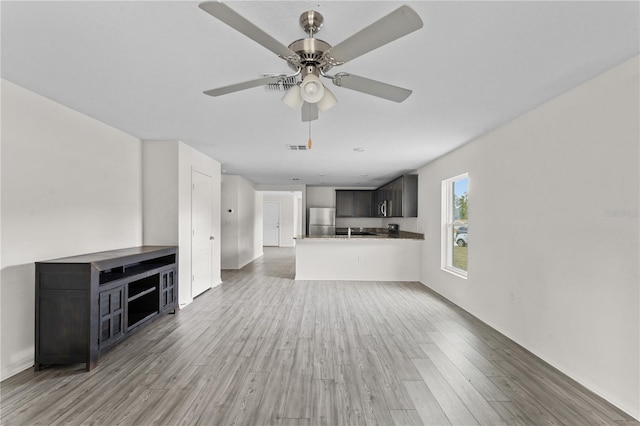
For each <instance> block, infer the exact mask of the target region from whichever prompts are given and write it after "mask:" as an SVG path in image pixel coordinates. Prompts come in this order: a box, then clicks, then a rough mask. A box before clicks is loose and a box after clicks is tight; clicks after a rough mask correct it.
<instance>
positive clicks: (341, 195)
mask: <svg viewBox="0 0 640 426" xmlns="http://www.w3.org/2000/svg"><path fill="white" fill-rule="evenodd" d="M373 208H374V191H372V190H346V189H337V190H336V217H373V216H374V215H373V213H374V209H373Z"/></svg>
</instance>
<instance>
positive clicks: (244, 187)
mask: <svg viewBox="0 0 640 426" xmlns="http://www.w3.org/2000/svg"><path fill="white" fill-rule="evenodd" d="M261 200H262V197H261V196H259V195H258V194H256V190H255V187H254V185H253V183H251V182H249V181H248V180H246V179H245V178H243V177H241V176H235V175H223V176H222V232H221V235H222V246H221V251H222V268H223V269H240V268H242V267H243V266H245V265H246V264H248V263H249V262H252V261H254V260H255V259H257V258H258V257H260V256H262V201H261ZM229 210H231V212H230V211H229ZM258 213H259V214H258ZM258 250H259V251H258Z"/></svg>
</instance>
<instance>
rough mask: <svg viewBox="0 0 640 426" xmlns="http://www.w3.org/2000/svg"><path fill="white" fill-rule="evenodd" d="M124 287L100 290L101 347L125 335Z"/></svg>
mask: <svg viewBox="0 0 640 426" xmlns="http://www.w3.org/2000/svg"><path fill="white" fill-rule="evenodd" d="M124 287H125V286H124V285H122V286H120V287H116V288H114V289H111V290H106V291H102V292H100V295H99V302H98V303H99V304H100V337H99V345H100V349H103V348H106V347H107V346H109V345H111V344H112V343H115V342H116V341H118V340H119V339H120V338H122V337H123V336H124V331H125V328H124V300H125V298H124Z"/></svg>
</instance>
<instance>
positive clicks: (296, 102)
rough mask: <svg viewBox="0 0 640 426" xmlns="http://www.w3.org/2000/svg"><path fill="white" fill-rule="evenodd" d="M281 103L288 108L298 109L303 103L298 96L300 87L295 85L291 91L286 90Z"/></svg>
mask: <svg viewBox="0 0 640 426" xmlns="http://www.w3.org/2000/svg"><path fill="white" fill-rule="evenodd" d="M282 102H284V104H285V105H286V106H288V107H289V108H292V109H300V107H301V106H302V103H303V102H304V99H302V96H301V95H300V86H299V85H298V84H296V85H295V86H293V87H292V88H291V89H289V90H287V93H285V94H284V96H283V97H282Z"/></svg>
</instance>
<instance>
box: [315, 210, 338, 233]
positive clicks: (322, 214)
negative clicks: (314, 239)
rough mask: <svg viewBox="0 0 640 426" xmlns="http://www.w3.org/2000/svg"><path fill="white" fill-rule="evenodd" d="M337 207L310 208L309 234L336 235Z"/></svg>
mask: <svg viewBox="0 0 640 426" xmlns="http://www.w3.org/2000/svg"><path fill="white" fill-rule="evenodd" d="M335 234H336V209H331V208H316V207H313V208H310V209H309V235H335Z"/></svg>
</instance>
